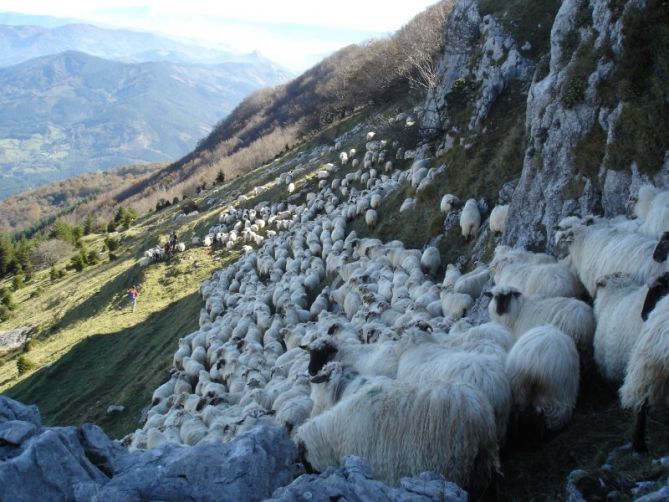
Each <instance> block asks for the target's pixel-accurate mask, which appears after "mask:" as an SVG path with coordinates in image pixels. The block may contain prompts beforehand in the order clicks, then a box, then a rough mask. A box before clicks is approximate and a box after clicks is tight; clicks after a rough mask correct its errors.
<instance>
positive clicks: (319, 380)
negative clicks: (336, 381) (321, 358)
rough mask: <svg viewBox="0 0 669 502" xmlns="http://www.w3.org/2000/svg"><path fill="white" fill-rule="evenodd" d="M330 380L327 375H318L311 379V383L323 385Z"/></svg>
mask: <svg viewBox="0 0 669 502" xmlns="http://www.w3.org/2000/svg"><path fill="white" fill-rule="evenodd" d="M329 380H330V377H329V376H328V375H324V374H320V375H316V376H314V377H311V383H323V382H327V381H329Z"/></svg>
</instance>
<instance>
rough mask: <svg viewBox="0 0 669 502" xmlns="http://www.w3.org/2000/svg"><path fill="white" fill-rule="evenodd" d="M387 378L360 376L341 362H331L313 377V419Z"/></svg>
mask: <svg viewBox="0 0 669 502" xmlns="http://www.w3.org/2000/svg"><path fill="white" fill-rule="evenodd" d="M384 379H387V377H383V376H369V375H367V376H365V375H360V374H359V373H357V372H356V371H354V370H353V369H352V368H349V367H347V366H343V365H342V364H341V363H340V362H339V361H331V362H329V363H327V364H326V365H325V366H323V368H322V369H321V370H320V371H319V372H318V373H317V374H316V375H314V376H313V377H311V401H312V402H313V407H312V408H311V417H312V418H313V417H315V416H317V415H320V414H321V413H323V412H324V411H326V410H328V409H330V408H332V407H333V406H334V405H335V404H337V403H338V402H339V401H341V400H342V399H345V398H346V397H348V396H350V395H352V394H354V393H355V392H357V391H358V390H359V389H360V387H362V386H363V385H366V384H368V383H370V382H382V381H384Z"/></svg>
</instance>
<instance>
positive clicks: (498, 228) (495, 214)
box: [488, 204, 509, 235]
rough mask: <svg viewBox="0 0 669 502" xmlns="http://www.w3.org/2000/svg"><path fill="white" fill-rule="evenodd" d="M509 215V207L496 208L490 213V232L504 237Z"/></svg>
mask: <svg viewBox="0 0 669 502" xmlns="http://www.w3.org/2000/svg"><path fill="white" fill-rule="evenodd" d="M508 214H509V205H508V204H506V205H503V206H495V207H494V208H493V210H492V212H491V213H490V220H489V221H488V224H489V225H490V231H491V232H493V233H494V234H495V235H502V234H503V233H504V229H505V228H506V218H507V216H508Z"/></svg>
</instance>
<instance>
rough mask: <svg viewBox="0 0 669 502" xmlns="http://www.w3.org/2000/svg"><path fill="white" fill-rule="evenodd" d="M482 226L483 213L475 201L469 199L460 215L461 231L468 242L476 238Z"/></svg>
mask: <svg viewBox="0 0 669 502" xmlns="http://www.w3.org/2000/svg"><path fill="white" fill-rule="evenodd" d="M480 225H481V212H480V211H479V207H478V205H477V203H476V200H475V199H468V200H467V202H465V207H463V208H462V212H461V213H460V229H461V230H462V236H463V237H464V238H465V240H466V241H467V242H469V241H470V240H472V239H473V238H474V237H476V232H478V229H479V226H480Z"/></svg>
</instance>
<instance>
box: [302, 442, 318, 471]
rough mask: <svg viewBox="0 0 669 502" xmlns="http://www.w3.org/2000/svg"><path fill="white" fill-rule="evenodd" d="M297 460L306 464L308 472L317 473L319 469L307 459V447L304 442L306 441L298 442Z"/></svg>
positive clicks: (305, 468) (305, 467)
mask: <svg viewBox="0 0 669 502" xmlns="http://www.w3.org/2000/svg"><path fill="white" fill-rule="evenodd" d="M297 460H298V462H301V463H302V465H304V470H305V471H306V473H307V474H317V473H318V471H317V470H316V469H314V467H313V466H312V465H311V464H310V463H309V461H308V460H307V447H306V445H305V444H304V441H300V442H299V443H298V444H297Z"/></svg>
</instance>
